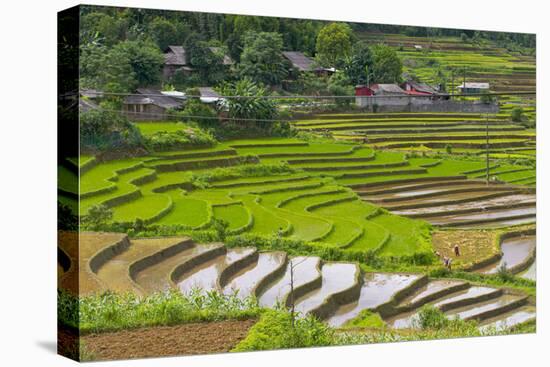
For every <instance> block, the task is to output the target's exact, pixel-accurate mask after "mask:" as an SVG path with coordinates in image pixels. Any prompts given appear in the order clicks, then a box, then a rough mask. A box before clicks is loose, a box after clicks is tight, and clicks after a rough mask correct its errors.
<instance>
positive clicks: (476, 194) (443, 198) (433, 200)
mask: <svg viewBox="0 0 550 367" xmlns="http://www.w3.org/2000/svg"><path fill="white" fill-rule="evenodd" d="M496 193H497V192H494V191H493V192H491V191H472V192H461V193H457V194H446V195H439V196H434V197H426V198H418V199H411V200H402V201H398V202H391V203H387V204H388V205H386V204H384V206H386V207H387V208H389V209H391V207H392V206H395V207H400V206H402V205H415V204H427V203H429V204H433V205H432V206H437V204H438V203H442V202H447V201H453V200H469V201H476V199H477V200H484V199H485V197H487V196H488V195H493V194H496ZM498 193H502V195H503V196H504V195H505V194H504V193H505V191H499V192H498Z"/></svg>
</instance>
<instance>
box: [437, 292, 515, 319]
mask: <svg viewBox="0 0 550 367" xmlns="http://www.w3.org/2000/svg"><path fill="white" fill-rule="evenodd" d="M520 298H521V297H520V296H514V295H509V294H505V295H502V296H500V297H499V298H497V299H494V300H490V301H486V302H482V303H477V304H475V305H471V306H465V307H461V308H458V309H456V310H453V311H451V312H449V314H448V315H449V316H450V317H456V316H458V317H459V318H461V319H467V318H470V317H475V316H476V315H479V314H480V313H482V312H485V311H491V310H497V309H499V308H501V307H504V306H506V305H508V304H510V303H512V302H514V301H517V300H518V299H520Z"/></svg>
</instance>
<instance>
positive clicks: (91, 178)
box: [58, 6, 536, 360]
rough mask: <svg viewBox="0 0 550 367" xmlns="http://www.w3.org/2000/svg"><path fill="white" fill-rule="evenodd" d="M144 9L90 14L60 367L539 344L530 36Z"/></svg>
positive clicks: (66, 241) (85, 22)
mask: <svg viewBox="0 0 550 367" xmlns="http://www.w3.org/2000/svg"><path fill="white" fill-rule="evenodd" d="M138 10H140V9H122V8H109V7H97V6H84V7H81V8H77V10H76V14H77V15H76V17H77V18H78V17H79V18H80V19H81V24H82V26H81V29H80V33H81V37H80V42H81V43H80V44H79V45H77V46H78V47H79V48H80V52H81V55H82V56H81V61H80V75H81V76H80V80H79V83H80V93H79V99H78V111H77V112H76V113H77V114H78V113H79V115H80V116H79V119H80V150H79V151H77V153H76V154H74V151H71V152H70V153H66V154H65V153H64V154H62V155H60V158H59V166H58V208H59V219H58V223H59V242H58V286H59V291H58V302H59V310H58V312H59V314H58V317H59V323H60V332H59V348H60V352H61V353H63V354H65V355H68V356H71V357H72V358H76V359H82V360H105V359H120V358H139V357H150V356H159V355H179V354H203V353H215V352H227V351H249V350H266V349H277V348H296V347H308V346H329V345H348V344H363V343H377V342H389V341H405V340H424V339H438V338H453V337H465V336H483V335H501V334H511V333H527V332H535V329H536V323H535V322H536V307H535V304H536V302H535V301H536V275H535V274H536V246H535V244H536V239H535V236H536V132H535V131H536V130H535V127H536V123H535V121H536V107H535V106H536V104H535V94H534V92H535V70H536V66H535V56H534V50H535V48H534V43H532V42H531V40H532V39H534V35H526V34H513V33H499V32H477V31H462V30H448V29H435V28H422V27H404V26H403V27H402V26H384V25H375V24H351V23H349V24H348V23H332V22H327V21H311V20H299V19H284V18H281V19H279V18H263V17H251V16H237V15H222V14H206V13H186V12H167V11H156V10H143V9H141V11H143V13H142V14H141V15H140V16H139V17H138V16H136V14H137V13H136V11H138ZM69 18H70V19H69V20H67V19H66V20H65V21H67V22H70V21H71V19H72V20H74V19H73V18H71V17H69ZM108 22H113V24H116V25H117V27H119V28H124V29H125V31H119V32H114V33H113V30H112V29H111V28H109V27H106V26H105V24H107V23H108ZM135 22H137V23H139V27H136V28H132V27H130V25H132V24H134V23H135ZM137 23H136V24H137ZM205 24H207V25H209V26H208V27H206V28H205V26H204V25H205ZM83 27H84V28H83ZM125 27H126V28H125ZM138 28H139V29H141V31H142V32H144V34H143V35H142V36H140V37H137V36H136V35H133V33H132V32H137V31H136V29H138ZM220 29H223V32H221V31H219V30H220ZM426 29H427V30H428V31H426ZM93 37H97V38H95V39H92V38H93ZM311 37H313V38H311ZM337 37H343V38H342V39H340V38H338V39H334V38H337ZM237 40H238V41H237ZM83 42H84V43H83ZM533 42H534V41H533ZM234 43H235V44H237V43H238V46H235V44H234ZM336 45H339V46H342V47H336ZM346 45H347V46H346ZM181 50H185V52H184V53H183V54H182V51H181ZM115 51H116V52H115ZM262 57H264V59H262ZM140 58H141V59H142V60H143V63H141V64H140V63H139V62H137V61H136V60H138V61H139V60H140ZM185 58H187V60H184V59H185ZM125 62H126V64H124V63H125ZM113 63H119V64H118V65H119V66H120V65H126V66H124V67H122V66H120V67H119V68H117V69H116V70H115V69H112V68H111V65H112V64H113ZM270 63H272V64H270ZM97 65H102V67H97ZM136 65H137V66H136ZM140 65H141V66H140ZM143 65H146V66H143ZM117 72H118V73H123V74H120V75H118V74H117ZM102 73H104V74H102ZM124 73H130V74H128V75H130V77H128V76H127V74H124ZM486 85H490V86H489V87H488V88H489V89H487V88H485V86H486ZM67 111H69V110H67ZM67 111H66V113H67V114H69V113H71V112H70V111H69V112H67ZM61 113H63V112H61Z"/></svg>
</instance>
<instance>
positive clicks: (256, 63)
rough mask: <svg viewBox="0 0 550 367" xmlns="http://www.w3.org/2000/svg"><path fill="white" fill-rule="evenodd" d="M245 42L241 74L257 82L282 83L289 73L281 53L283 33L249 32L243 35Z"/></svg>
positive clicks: (240, 65) (240, 68) (240, 67)
mask: <svg viewBox="0 0 550 367" xmlns="http://www.w3.org/2000/svg"><path fill="white" fill-rule="evenodd" d="M243 44H244V48H243V52H242V54H241V63H240V64H239V74H240V75H241V76H242V77H248V78H250V79H252V80H253V81H255V82H257V83H263V84H268V85H278V84H280V83H281V81H282V80H283V79H284V78H285V77H286V75H287V73H288V68H287V64H286V61H285V60H284V59H283V56H282V54H281V51H282V47H283V39H282V37H281V35H280V34H279V33H273V32H259V33H256V32H247V33H246V34H245V35H244V36H243Z"/></svg>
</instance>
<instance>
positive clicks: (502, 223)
mask: <svg viewBox="0 0 550 367" xmlns="http://www.w3.org/2000/svg"><path fill="white" fill-rule="evenodd" d="M535 222H536V218H535V217H529V218H518V219H508V220H500V221H498V222H489V223H480V224H471V225H463V226H460V228H464V229H470V228H499V227H507V226H515V225H520V224H534V223H535ZM457 228H459V227H457Z"/></svg>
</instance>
